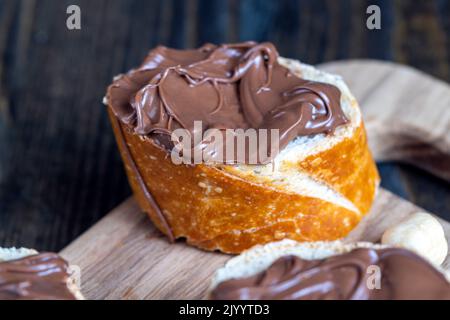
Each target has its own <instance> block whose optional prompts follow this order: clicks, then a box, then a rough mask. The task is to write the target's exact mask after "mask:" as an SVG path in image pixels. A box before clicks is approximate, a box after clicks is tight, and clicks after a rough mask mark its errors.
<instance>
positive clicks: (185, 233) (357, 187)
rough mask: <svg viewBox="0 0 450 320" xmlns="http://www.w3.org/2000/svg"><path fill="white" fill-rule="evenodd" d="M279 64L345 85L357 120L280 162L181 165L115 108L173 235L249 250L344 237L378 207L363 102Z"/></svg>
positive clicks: (147, 206) (296, 147)
mask: <svg viewBox="0 0 450 320" xmlns="http://www.w3.org/2000/svg"><path fill="white" fill-rule="evenodd" d="M279 62H280V63H281V64H283V65H284V66H286V67H287V68H289V69H290V70H291V71H292V72H293V73H295V74H296V75H298V76H300V77H302V78H305V79H308V80H314V81H319V82H326V83H330V84H333V85H335V86H337V87H338V88H339V89H340V91H341V106H342V109H343V111H344V113H345V115H346V117H347V118H348V119H349V120H350V121H349V123H348V124H346V125H343V126H340V127H338V128H337V129H336V130H335V132H334V133H333V134H331V135H325V134H317V135H314V136H301V137H297V138H296V139H294V140H293V141H291V142H290V143H289V144H288V145H287V147H285V148H284V149H283V150H282V151H281V152H280V154H278V155H277V157H276V158H275V159H274V163H273V164H267V165H234V166H231V165H216V166H212V165H206V164H199V165H194V166H192V165H175V164H174V163H172V161H171V159H170V156H169V155H168V153H167V151H165V150H162V149H161V148H159V147H158V146H156V145H155V144H154V142H153V140H151V139H149V138H147V137H145V136H139V135H136V134H134V133H133V132H131V130H130V129H129V128H128V127H127V126H126V125H124V124H122V123H121V122H119V121H118V120H117V118H116V117H115V116H114V114H113V113H112V112H111V108H108V110H109V115H110V118H111V122H112V124H113V129H114V133H115V136H116V139H117V140H118V145H119V149H120V152H121V155H122V158H123V160H124V163H125V168H126V172H127V175H128V179H129V182H130V184H131V187H132V189H133V191H134V195H135V197H136V200H137V202H138V203H139V205H140V207H141V208H142V210H143V211H145V212H147V213H148V215H149V216H150V218H151V219H152V221H153V222H154V224H155V225H156V226H157V227H158V229H160V230H161V231H162V232H163V233H165V234H166V235H170V234H172V235H173V237H174V238H185V239H186V240H187V242H188V243H189V244H191V245H194V246H197V247H200V248H203V249H207V250H220V251H222V252H226V253H240V252H242V251H243V250H245V249H248V248H250V247H252V246H254V245H256V244H264V243H268V242H272V241H276V240H281V239H285V238H288V239H293V240H296V241H318V240H336V239H339V238H342V237H345V236H346V235H347V234H348V233H349V232H350V231H351V230H352V229H353V228H354V227H355V226H356V225H357V224H358V223H359V221H360V220H361V219H362V217H363V216H364V215H365V214H366V213H367V212H368V211H369V209H370V207H371V205H372V202H373V200H374V198H375V195H376V191H377V188H378V184H379V176H378V172H377V169H376V166H375V163H374V161H373V158H372V156H371V154H370V151H369V149H368V146H367V139H366V132H365V129H364V125H363V122H362V118H361V113H360V110H359V107H358V104H357V102H356V100H355V98H354V97H353V96H352V94H351V93H350V91H349V89H348V88H347V86H346V85H345V83H344V82H343V80H342V78H340V77H339V76H335V75H331V74H328V73H325V72H322V71H319V70H317V69H315V68H314V67H312V66H308V65H305V64H302V63H300V62H298V61H294V60H289V59H285V58H279ZM143 184H144V185H145V187H143ZM148 192H150V193H151V194H152V195H153V198H154V199H155V201H156V203H157V205H158V206H159V208H160V209H161V212H162V214H163V216H161V215H159V214H157V213H156V212H155V211H154V209H153V208H154V204H152V203H151V202H150V201H149V200H148Z"/></svg>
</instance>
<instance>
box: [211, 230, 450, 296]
mask: <svg viewBox="0 0 450 320" xmlns="http://www.w3.org/2000/svg"><path fill="white" fill-rule="evenodd" d="M388 247H389V246H386V245H382V244H374V243H371V242H354V243H345V242H343V241H340V240H337V241H317V242H301V243H300V242H296V241H293V240H289V239H285V240H281V241H278V242H271V243H268V244H266V245H257V246H254V247H253V248H251V249H249V250H246V251H244V252H243V253H242V254H240V255H239V256H236V257H234V258H232V259H230V260H228V262H227V263H226V264H225V266H223V267H222V268H220V269H219V270H217V271H216V273H215V275H214V277H213V280H212V285H211V290H212V289H214V288H215V287H216V286H217V285H218V284H219V283H221V282H223V281H226V280H229V279H238V278H245V277H250V276H253V275H255V274H257V273H259V272H261V271H264V270H265V269H266V268H268V267H269V266H270V265H271V264H272V263H273V262H275V261H276V260H277V259H278V258H281V257H282V256H287V255H294V256H297V257H299V258H302V259H305V260H316V259H325V258H328V257H331V256H334V255H338V254H342V253H346V252H349V251H352V250H354V249H356V248H373V249H381V248H388ZM435 267H436V266H435ZM436 268H437V269H438V270H439V271H440V272H442V273H443V274H444V275H445V276H446V277H447V280H449V281H450V275H449V273H448V272H446V271H445V270H444V269H442V268H439V267H436Z"/></svg>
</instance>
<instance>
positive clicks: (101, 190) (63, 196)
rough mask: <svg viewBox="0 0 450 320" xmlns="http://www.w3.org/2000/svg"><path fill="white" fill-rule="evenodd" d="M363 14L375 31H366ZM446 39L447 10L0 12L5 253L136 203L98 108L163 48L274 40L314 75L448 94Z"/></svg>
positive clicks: (155, 5) (433, 206)
mask: <svg viewBox="0 0 450 320" xmlns="http://www.w3.org/2000/svg"><path fill="white" fill-rule="evenodd" d="M70 4H78V5H79V6H80V7H81V13H82V21H81V25H82V29H81V30H79V31H69V30H67V28H66V18H67V15H66V8H67V6H68V5H70ZM369 4H377V5H379V6H380V7H381V13H382V29H381V30H376V31H370V30H368V29H366V27H365V19H366V13H365V10H366V8H367V6H368V5H369ZM449 29H450V3H449V1H446V0H436V1H431V0H424V1H391V0H386V1H373V0H372V1H361V0H345V1H338V0H330V1H318V0H311V1H269V0H267V1H251V0H243V1H222V0H205V1H202V0H196V1H182V0H180V1H177V0H166V1H143V0H142V1H138V0H133V1H120V0H85V1H81V0H80V1H75V0H70V1H62V0H22V1H20V0H0V81H1V82H0V246H12V245H16V246H27V247H35V248H37V249H39V250H59V249H61V248H62V247H63V246H65V245H66V244H68V243H69V242H70V241H71V240H72V239H74V238H75V237H76V236H77V235H79V234H80V233H81V232H83V231H84V230H86V229H87V228H88V227H89V226H91V225H92V224H93V223H95V222H96V221H97V220H98V219H99V218H101V217H102V216H103V215H104V214H106V213H107V212H108V211H109V210H110V209H112V208H113V207H115V206H116V205H117V204H119V203H120V202H121V201H122V200H124V199H125V198H126V197H128V196H129V195H130V189H129V187H128V185H127V181H126V178H125V175H124V172H123V168H122V164H121V161H120V159H119V156H118V152H117V149H116V146H115V143H114V140H113V135H112V132H111V128H110V125H109V123H108V120H107V117H106V112H105V107H104V106H103V105H102V104H101V100H102V97H103V95H104V92H105V88H106V86H107V85H108V84H109V82H110V81H111V78H112V76H113V75H115V74H118V73H120V72H123V71H126V70H127V69H129V68H131V67H133V66H135V65H137V64H138V63H139V62H140V61H141V59H142V58H143V57H144V56H145V54H146V52H147V51H148V50H149V49H150V48H152V47H153V46H156V45H157V44H160V43H162V44H165V45H168V46H172V47H178V48H185V47H195V46H198V45H200V44H202V43H204V42H207V41H209V42H215V43H217V42H232V41H241V40H249V39H252V40H257V41H265V40H269V41H272V42H274V43H275V44H276V45H277V46H278V48H279V51H280V53H281V54H282V55H284V56H288V57H295V58H299V59H301V60H303V61H305V62H307V63H311V64H317V63H320V62H324V61H330V60H337V59H350V58H374V59H383V60H392V61H396V62H400V63H404V64H409V65H412V66H414V67H416V68H418V69H421V70H423V71H425V72H427V73H430V74H432V75H434V76H436V77H438V78H440V79H443V80H445V81H450V67H449V64H450V63H449V57H450V41H449V35H450V30H449ZM379 167H380V170H381V174H382V178H383V183H382V185H383V186H384V187H386V188H388V189H390V190H392V191H394V192H395V193H397V194H399V195H400V196H402V197H404V198H407V199H409V200H411V201H412V202H415V203H417V204H419V205H420V206H423V207H425V208H427V209H429V210H431V211H432V212H435V213H437V214H439V215H441V216H443V217H445V218H446V219H449V220H450V187H449V185H448V183H446V182H444V181H442V180H440V179H439V178H435V177H431V176H430V175H428V174H426V173H424V172H422V171H420V170H417V169H415V168H412V167H409V166H405V165H400V164H380V165H379Z"/></svg>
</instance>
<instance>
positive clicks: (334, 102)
mask: <svg viewBox="0 0 450 320" xmlns="http://www.w3.org/2000/svg"><path fill="white" fill-rule="evenodd" d="M340 96H341V93H340V91H339V90H338V88H336V87H335V86H333V85H330V84H326V83H320V82H315V81H309V80H305V79H302V78H300V77H298V76H296V75H294V74H293V73H292V72H291V71H290V70H289V69H287V68H286V67H284V66H282V65H281V64H280V63H279V62H278V52H277V50H276V49H275V47H274V46H273V44H271V43H261V44H257V43H254V42H244V43H239V44H224V45H220V46H216V45H212V44H207V45H204V46H203V47H201V48H199V49H196V50H175V49H169V48H166V47H163V46H159V47H157V48H155V49H154V50H152V51H150V53H149V54H148V56H147V58H146V59H145V61H144V62H143V64H142V65H141V66H140V67H139V68H137V69H135V70H131V71H130V72H128V73H127V74H126V75H122V76H120V77H118V78H117V79H116V80H115V81H114V83H113V84H112V85H111V86H110V87H109V88H108V93H107V99H108V103H109V106H110V107H111V108H112V111H113V113H114V114H115V115H116V117H117V118H118V119H119V120H120V121H121V122H122V123H124V124H126V125H129V126H130V127H132V128H133V129H134V132H135V133H136V134H139V135H146V136H149V137H152V138H153V140H154V141H156V142H158V144H159V145H163V146H165V147H166V148H169V149H170V148H171V147H172V146H173V145H172V144H171V142H170V134H171V133H172V132H173V130H175V129H178V128H184V129H187V130H188V131H189V132H190V133H191V135H192V136H194V134H195V132H194V121H201V122H202V131H203V132H205V131H206V130H208V129H220V130H224V129H244V130H245V129H248V128H253V129H268V130H270V129H278V130H279V150H282V149H283V148H284V147H285V146H286V145H287V144H288V143H289V142H290V141H291V140H293V139H294V138H296V137H297V136H305V135H311V134H319V133H325V134H328V133H331V132H333V131H334V130H335V128H336V127H338V126H340V125H343V124H345V123H347V122H348V120H347V119H346V117H345V115H344V113H343V111H342V109H341V105H340ZM207 144H208V142H206V141H201V142H200V143H199V145H202V146H203V145H207ZM274 156H276V154H271V155H270V156H269V158H267V159H260V160H261V162H268V161H270V160H272V159H273V157H274ZM246 159H248V157H246Z"/></svg>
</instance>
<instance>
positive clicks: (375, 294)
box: [212, 248, 450, 300]
mask: <svg viewBox="0 0 450 320" xmlns="http://www.w3.org/2000/svg"><path fill="white" fill-rule="evenodd" d="M369 266H377V267H378V268H379V271H380V274H379V275H380V276H381V278H379V279H380V286H379V287H378V288H377V287H376V285H375V284H376V283H375V282H373V281H372V280H374V279H375V278H372V279H371V278H369V277H370V276H371V275H372V276H373V275H374V273H373V270H372V271H370V272H368V270H369V269H368V267H369ZM212 298H213V299H219V300H228V299H231V300H237V299H256V300H259V299H261V300H264V299H282V300H318V299H319V300H320V299H339V300H341V299H342V300H350V299H352V300H378V299H392V300H407V299H450V284H449V282H448V281H447V280H446V278H445V277H444V275H443V274H441V273H440V272H439V271H438V270H436V269H435V268H434V267H433V266H432V265H431V264H429V263H428V262H427V261H425V260H423V259H422V258H421V257H419V256H417V255H416V254H414V253H412V252H411V251H408V250H404V249H397V248H388V249H380V250H374V249H355V250H353V251H351V252H348V253H345V254H341V255H336V256H332V257H329V258H326V259H323V260H303V259H300V258H299V257H295V256H285V257H281V258H280V259H278V260H276V261H275V262H274V263H273V264H272V265H271V266H269V267H268V268H267V269H266V270H265V271H263V272H261V273H258V274H256V275H254V276H250V277H247V278H240V279H231V280H227V281H224V282H222V283H220V284H219V285H218V286H217V287H216V288H215V289H214V290H213V292H212Z"/></svg>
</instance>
